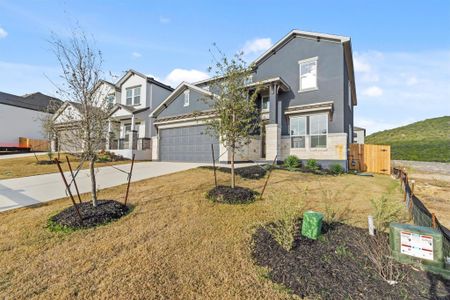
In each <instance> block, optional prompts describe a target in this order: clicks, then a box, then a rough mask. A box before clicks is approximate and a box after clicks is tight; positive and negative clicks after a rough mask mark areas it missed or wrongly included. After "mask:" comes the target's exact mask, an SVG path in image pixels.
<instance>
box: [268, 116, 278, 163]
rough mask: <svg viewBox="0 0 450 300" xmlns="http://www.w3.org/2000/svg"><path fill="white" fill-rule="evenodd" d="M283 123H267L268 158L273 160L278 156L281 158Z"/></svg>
mask: <svg viewBox="0 0 450 300" xmlns="http://www.w3.org/2000/svg"><path fill="white" fill-rule="evenodd" d="M280 155H281V125H280V124H267V125H266V159H267V160H269V161H272V160H273V159H274V158H275V156H277V161H279V160H281V156H280Z"/></svg>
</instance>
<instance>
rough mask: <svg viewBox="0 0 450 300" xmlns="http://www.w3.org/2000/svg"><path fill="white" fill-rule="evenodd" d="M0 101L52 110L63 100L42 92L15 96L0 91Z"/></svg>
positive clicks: (38, 109)
mask: <svg viewBox="0 0 450 300" xmlns="http://www.w3.org/2000/svg"><path fill="white" fill-rule="evenodd" d="M0 103H1V104H5V105H11V106H16V107H21V108H25V109H31V110H36V111H45V112H54V111H56V109H58V107H59V106H60V105H61V104H62V103H63V102H62V101H61V100H59V99H57V98H54V97H51V96H47V95H44V94H42V93H33V94H27V95H24V96H16V95H12V94H8V93H4V92H0Z"/></svg>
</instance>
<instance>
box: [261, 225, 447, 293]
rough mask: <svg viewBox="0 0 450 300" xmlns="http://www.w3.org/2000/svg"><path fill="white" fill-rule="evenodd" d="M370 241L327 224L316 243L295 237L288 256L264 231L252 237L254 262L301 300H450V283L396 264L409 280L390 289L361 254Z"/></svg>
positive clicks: (361, 234)
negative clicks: (363, 245)
mask: <svg viewBox="0 0 450 300" xmlns="http://www.w3.org/2000/svg"><path fill="white" fill-rule="evenodd" d="M370 238H372V237H370V236H369V235H368V234H367V232H366V230H363V229H360V228H356V227H352V226H349V225H344V224H334V225H332V226H330V225H327V224H324V228H323V235H322V236H321V237H320V238H319V239H318V240H317V241H314V240H310V239H308V238H305V237H303V236H301V235H300V234H298V235H296V236H295V239H294V245H293V248H292V249H291V250H290V251H286V250H285V249H284V248H283V247H281V246H280V245H279V244H278V243H277V242H276V241H275V239H274V237H273V236H272V235H271V234H270V233H269V232H268V231H267V230H266V229H265V228H264V227H260V228H258V229H257V230H256V232H255V234H254V235H253V251H252V256H253V259H254V260H255V262H256V263H257V265H259V266H261V267H267V268H268V269H269V270H270V271H269V274H268V277H269V278H270V279H271V280H272V281H274V282H276V283H278V284H282V285H284V286H285V287H286V288H288V289H290V290H291V291H292V293H294V294H296V295H298V296H300V297H312V298H317V297H319V298H323V299H405V298H407V299H418V298H420V299H449V298H448V297H450V281H448V280H447V281H446V280H444V279H443V278H442V277H440V276H436V275H433V274H430V273H426V272H422V271H417V270H414V269H412V268H411V267H409V266H406V265H400V264H397V263H395V264H396V265H395V267H397V268H398V270H400V271H401V274H402V275H404V276H405V277H404V278H403V280H401V281H400V282H398V283H397V284H394V285H391V284H389V283H388V282H386V281H385V280H384V279H382V278H381V276H379V275H378V273H377V272H376V271H375V269H374V266H373V264H372V263H371V262H370V261H369V259H368V258H367V257H366V256H365V255H364V253H363V252H364V251H361V247H360V246H358V245H362V244H364V243H367V244H368V242H369V241H368V239H370Z"/></svg>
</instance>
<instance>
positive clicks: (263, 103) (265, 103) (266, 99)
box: [261, 96, 270, 111]
mask: <svg viewBox="0 0 450 300" xmlns="http://www.w3.org/2000/svg"><path fill="white" fill-rule="evenodd" d="M269 103H270V98H269V96H265V97H262V99H261V109H262V110H266V111H268V110H269V107H270V106H269Z"/></svg>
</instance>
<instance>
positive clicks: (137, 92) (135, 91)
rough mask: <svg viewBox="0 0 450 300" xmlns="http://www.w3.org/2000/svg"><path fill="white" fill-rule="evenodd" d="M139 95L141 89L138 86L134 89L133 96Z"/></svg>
mask: <svg viewBox="0 0 450 300" xmlns="http://www.w3.org/2000/svg"><path fill="white" fill-rule="evenodd" d="M140 95H141V87H140V86H138V87H136V88H134V96H135V97H136V96H140Z"/></svg>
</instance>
